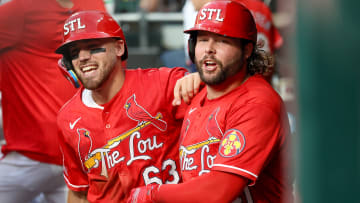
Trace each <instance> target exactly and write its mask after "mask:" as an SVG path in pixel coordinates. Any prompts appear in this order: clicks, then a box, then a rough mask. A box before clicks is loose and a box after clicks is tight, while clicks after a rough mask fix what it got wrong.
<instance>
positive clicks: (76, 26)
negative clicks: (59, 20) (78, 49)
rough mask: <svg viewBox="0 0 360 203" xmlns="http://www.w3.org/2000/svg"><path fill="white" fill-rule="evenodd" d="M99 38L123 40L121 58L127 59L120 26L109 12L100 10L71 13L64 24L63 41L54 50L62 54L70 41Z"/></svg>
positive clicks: (65, 51)
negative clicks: (123, 48)
mask: <svg viewBox="0 0 360 203" xmlns="http://www.w3.org/2000/svg"><path fill="white" fill-rule="evenodd" d="M101 38H121V39H122V40H124V44H125V46H124V47H125V52H124V55H122V56H121V59H122V60H126V59H127V57H128V52H127V46H126V41H125V36H124V33H123V31H122V29H121V27H120V26H119V24H118V23H117V22H116V21H115V20H114V19H113V18H112V17H111V16H110V15H109V14H107V13H106V12H102V11H80V12H77V13H74V14H73V15H71V16H70V17H69V18H68V19H67V20H66V21H65V24H64V33H63V43H62V44H61V45H60V47H59V48H57V49H56V51H55V52H56V53H58V54H63V55H64V54H67V51H68V50H67V48H68V46H69V45H70V44H71V43H72V42H75V41H78V40H84V39H101Z"/></svg>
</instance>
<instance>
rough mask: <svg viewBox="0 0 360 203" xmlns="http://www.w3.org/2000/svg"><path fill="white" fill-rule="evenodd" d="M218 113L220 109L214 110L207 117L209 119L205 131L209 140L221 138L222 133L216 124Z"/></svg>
mask: <svg viewBox="0 0 360 203" xmlns="http://www.w3.org/2000/svg"><path fill="white" fill-rule="evenodd" d="M219 111H220V107H218V108H216V109H215V110H214V111H213V112H212V113H211V114H210V116H209V119H208V121H207V123H206V131H207V133H208V134H209V139H210V138H217V139H221V138H222V137H223V135H224V134H223V132H222V131H221V129H220V127H219V124H218V122H217V119H216V117H217V114H218V113H219Z"/></svg>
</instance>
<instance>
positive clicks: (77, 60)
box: [70, 38, 124, 90]
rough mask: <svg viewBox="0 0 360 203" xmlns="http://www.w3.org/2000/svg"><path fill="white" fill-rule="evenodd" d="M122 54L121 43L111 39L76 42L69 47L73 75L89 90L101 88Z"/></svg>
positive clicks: (122, 44)
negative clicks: (73, 70)
mask: <svg viewBox="0 0 360 203" xmlns="http://www.w3.org/2000/svg"><path fill="white" fill-rule="evenodd" d="M123 52H124V43H123V41H122V40H116V39H112V38H107V39H90V40H81V41H76V42H74V43H72V44H71V47H70V57H71V59H72V64H73V66H74V69H75V73H76V75H77V76H78V77H79V79H80V81H81V83H82V84H83V86H84V87H85V88H86V89H90V90H95V89H97V88H99V87H101V86H102V85H103V84H104V83H105V82H106V81H107V80H108V79H109V77H110V75H111V73H112V70H113V69H114V67H115V64H116V62H117V60H120V59H118V57H121V56H122V54H123Z"/></svg>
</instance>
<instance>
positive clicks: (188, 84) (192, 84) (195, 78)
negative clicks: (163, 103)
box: [172, 72, 203, 106]
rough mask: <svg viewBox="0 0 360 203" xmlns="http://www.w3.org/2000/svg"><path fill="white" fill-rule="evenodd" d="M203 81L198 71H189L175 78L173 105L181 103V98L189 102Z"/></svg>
mask: <svg viewBox="0 0 360 203" xmlns="http://www.w3.org/2000/svg"><path fill="white" fill-rule="evenodd" d="M202 85H203V82H202V81H201V79H200V75H199V73H198V72H195V73H190V74H187V75H185V76H184V77H182V78H180V79H179V80H177V82H176V84H175V88H174V100H173V101H172V105H173V106H178V105H180V104H181V100H184V102H185V103H187V104H189V103H190V101H191V99H192V98H193V97H194V96H195V95H196V94H197V93H198V92H199V90H200V88H201V87H202Z"/></svg>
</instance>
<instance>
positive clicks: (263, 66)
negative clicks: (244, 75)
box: [242, 40, 274, 75]
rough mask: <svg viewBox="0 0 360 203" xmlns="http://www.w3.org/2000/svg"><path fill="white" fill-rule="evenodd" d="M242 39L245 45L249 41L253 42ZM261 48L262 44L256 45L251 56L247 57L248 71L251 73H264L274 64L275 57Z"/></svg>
mask: <svg viewBox="0 0 360 203" xmlns="http://www.w3.org/2000/svg"><path fill="white" fill-rule="evenodd" d="M242 41H243V43H242V44H243V45H244V46H245V45H246V44H247V43H252V42H251V41H248V40H242ZM244 46H243V47H244ZM260 48H261V47H260V46H257V45H256V46H254V49H253V51H252V53H251V55H250V57H249V58H248V59H247V72H248V74H249V75H255V74H264V73H265V72H267V71H268V69H269V68H270V67H273V66H274V57H273V56H272V55H270V54H269V53H266V52H265V51H264V50H261V49H260Z"/></svg>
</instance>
